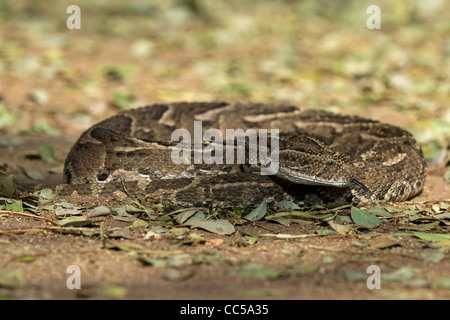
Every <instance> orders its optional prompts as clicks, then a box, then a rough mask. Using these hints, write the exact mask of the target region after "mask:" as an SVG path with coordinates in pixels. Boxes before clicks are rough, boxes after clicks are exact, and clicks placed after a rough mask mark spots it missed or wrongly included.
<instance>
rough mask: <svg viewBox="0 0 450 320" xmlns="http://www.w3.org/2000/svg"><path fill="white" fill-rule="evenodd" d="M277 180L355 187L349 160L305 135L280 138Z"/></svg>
mask: <svg viewBox="0 0 450 320" xmlns="http://www.w3.org/2000/svg"><path fill="white" fill-rule="evenodd" d="M279 142H280V152H279V170H278V173H277V174H276V175H277V176H278V177H280V178H282V179H285V180H288V181H290V182H293V183H298V184H307V185H323V186H332V187H348V186H349V185H350V184H352V183H356V184H358V185H359V186H360V187H362V188H363V189H364V190H367V188H366V186H364V185H363V184H362V183H360V182H358V181H357V180H355V179H354V176H353V175H354V172H355V169H354V167H353V166H352V164H351V163H350V162H349V160H348V157H346V156H345V155H343V154H341V153H339V152H335V151H333V150H332V149H331V148H330V147H329V146H327V145H326V144H325V143H323V142H322V141H320V140H318V139H315V138H312V137H310V136H306V135H301V134H300V135H299V134H296V135H284V136H281V137H280V141H279Z"/></svg>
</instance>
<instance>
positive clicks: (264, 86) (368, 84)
mask: <svg viewBox="0 0 450 320" xmlns="http://www.w3.org/2000/svg"><path fill="white" fill-rule="evenodd" d="M72 4H75V5H78V6H79V7H80V9H81V29H80V30H76V29H74V30H69V29H68V28H67V26H66V21H67V19H69V17H70V16H71V13H66V10H67V7H68V6H69V5H72ZM372 4H375V3H373V1H361V0H354V1H345V2H341V1H339V2H338V1H325V0H321V1H300V0H297V1H296V0H284V1H269V0H267V1H264V0H258V1H255V0H251V1H250V0H226V1H225V0H215V1H206V0H171V1H167V0H153V1H139V0H131V1H118V0H97V1H88V0H78V1H75V0H73V1H57V2H51V3H50V1H45V0H1V1H0V19H1V20H0V25H1V28H0V133H2V134H3V135H6V136H13V135H26V134H33V135H35V134H36V133H41V134H43V135H45V136H69V137H71V140H75V139H76V137H77V136H78V135H79V134H80V133H81V132H82V131H83V130H85V129H86V128H88V127H89V126H90V125H92V124H93V123H94V122H97V121H99V120H101V119H103V118H105V117H107V116H110V115H112V114H114V113H117V112H118V111H120V110H125V109H128V108H133V107H137V106H143V105H146V104H151V103H155V102H172V101H212V100H228V101H255V102H270V103H284V104H296V105H300V106H304V107H305V108H317V109H325V110H329V111H334V112H342V113H347V114H358V115H361V116H366V117H371V118H375V119H378V120H382V121H385V122H389V123H392V124H396V125H399V126H402V127H405V128H407V129H409V130H410V131H411V132H412V133H413V134H414V135H415V136H416V137H417V139H418V140H419V141H420V143H421V145H422V146H423V148H424V151H425V153H426V155H427V157H428V158H429V159H437V158H439V157H440V158H442V154H443V150H445V149H446V147H447V145H448V144H449V139H450V138H449V137H450V108H449V105H450V2H448V1H444V0H428V1H419V0H416V1H410V0H400V1H395V2H394V1H377V3H376V4H377V5H378V6H379V7H380V9H381V29H380V30H369V29H368V28H367V27H366V21H367V19H369V16H370V14H368V13H367V12H366V10H367V7H369V6H370V5H372ZM2 141H3V143H4V141H5V140H2ZM68 147H69V146H67V148H68ZM441 161H442V160H441ZM447 175H449V174H447ZM448 178H449V179H450V177H448Z"/></svg>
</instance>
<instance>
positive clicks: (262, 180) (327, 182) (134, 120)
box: [56, 102, 426, 207]
mask: <svg viewBox="0 0 450 320" xmlns="http://www.w3.org/2000/svg"><path fill="white" fill-rule="evenodd" d="M194 121H201V123H202V128H203V132H205V130H207V129H209V128H216V129H218V130H220V131H221V132H223V133H224V136H225V132H226V129H243V130H247V129H249V128H257V129H268V130H272V131H273V130H274V129H278V130H279V132H280V136H279V139H278V140H277V142H278V143H279V170H278V174H277V175H260V174H255V173H253V172H251V171H255V170H252V169H251V170H248V167H249V166H245V165H239V164H217V163H213V164H206V163H196V164H195V163H193V162H192V161H191V162H190V163H182V164H175V163H174V162H173V158H171V156H172V155H173V150H174V145H175V144H176V142H174V141H171V138H172V133H173V132H174V130H176V129H179V128H183V129H186V130H187V131H188V132H189V133H191V134H192V135H195V134H196V132H194V131H195V130H194ZM203 132H202V133H203ZM197 134H198V132H197ZM269 140H270V139H269ZM270 141H271V140H270ZM246 168H247V170H246ZM252 168H253V169H255V166H253V167H252ZM425 176H426V162H425V159H424V156H423V154H422V151H421V149H420V147H419V145H418V143H417V142H416V140H415V139H414V138H413V136H412V135H411V134H410V133H409V132H407V131H405V130H403V129H401V128H399V127H396V126H393V125H389V124H385V123H380V122H378V121H374V120H370V119H365V118H361V117H357V116H348V115H341V114H334V113H329V112H325V111H321V110H308V109H301V108H298V107H296V106H290V105H271V104H255V103H227V102H210V103H209V102H204V103H172V104H154V105H151V106H147V107H143V108H138V109H133V110H128V111H125V112H122V113H119V114H117V115H115V116H113V117H110V118H108V119H106V120H104V121H102V122H100V123H97V124H95V125H94V126H92V127H91V128H89V129H88V130H87V131H86V132H84V133H83V134H82V135H81V137H80V138H79V139H78V141H77V142H76V143H75V144H74V146H73V147H72V149H71V151H70V152H69V154H68V156H67V159H66V162H65V168H64V181H65V184H64V185H60V186H58V187H57V188H56V191H57V193H58V194H62V195H64V194H66V195H67V194H73V193H78V194H81V195H82V194H86V195H88V194H89V195H96V196H99V197H101V196H113V195H114V194H115V193H117V192H124V191H126V192H127V193H128V194H142V195H145V196H148V197H152V198H154V199H156V200H159V199H163V200H169V201H172V202H174V203H176V204H178V205H180V206H186V207H187V206H189V207H190V206H205V205H216V206H224V207H252V206H255V205H258V204H259V203H260V202H261V201H262V200H263V199H266V201H268V202H276V201H281V200H293V201H295V202H297V203H300V204H303V205H314V204H320V205H325V206H338V205H344V204H350V203H351V204H353V205H366V204H373V203H386V202H392V201H403V200H406V199H409V198H411V197H413V196H415V195H416V194H418V193H420V192H421V190H422V189H423V185H424V180H425Z"/></svg>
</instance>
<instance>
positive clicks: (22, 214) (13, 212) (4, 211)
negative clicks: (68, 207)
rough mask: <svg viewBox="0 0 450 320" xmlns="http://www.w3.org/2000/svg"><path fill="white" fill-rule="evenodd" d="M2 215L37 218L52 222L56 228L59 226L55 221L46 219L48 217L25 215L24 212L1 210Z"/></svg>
mask: <svg viewBox="0 0 450 320" xmlns="http://www.w3.org/2000/svg"><path fill="white" fill-rule="evenodd" d="M0 213H7V214H15V215H18V216H24V217H29V218H35V219H39V220H45V221H47V222H50V223H51V224H53V225H54V226H59V224H58V223H57V222H55V221H53V220H52V219H50V218H46V217H40V216H36V215H34V214H29V213H24V212H17V211H8V210H0Z"/></svg>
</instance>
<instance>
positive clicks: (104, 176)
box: [97, 173, 109, 182]
mask: <svg viewBox="0 0 450 320" xmlns="http://www.w3.org/2000/svg"><path fill="white" fill-rule="evenodd" d="M108 177H109V174H107V173H101V174H99V175H97V180H98V181H100V182H101V181H106V179H108Z"/></svg>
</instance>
